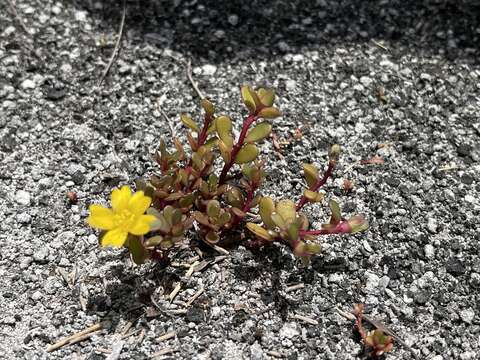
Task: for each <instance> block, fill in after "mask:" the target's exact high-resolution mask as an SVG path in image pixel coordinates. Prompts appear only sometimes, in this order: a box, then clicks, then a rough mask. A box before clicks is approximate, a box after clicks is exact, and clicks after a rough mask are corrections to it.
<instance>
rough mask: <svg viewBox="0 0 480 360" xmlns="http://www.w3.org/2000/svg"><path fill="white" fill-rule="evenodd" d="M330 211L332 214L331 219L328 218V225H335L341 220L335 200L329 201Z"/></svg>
mask: <svg viewBox="0 0 480 360" xmlns="http://www.w3.org/2000/svg"><path fill="white" fill-rule="evenodd" d="M328 206H329V207H330V210H331V212H332V217H331V218H330V224H332V225H336V224H338V223H339V222H340V220H341V219H342V212H341V210H340V206H339V205H338V203H337V202H336V201H335V200H330V202H329V203H328Z"/></svg>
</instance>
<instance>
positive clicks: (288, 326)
mask: <svg viewBox="0 0 480 360" xmlns="http://www.w3.org/2000/svg"><path fill="white" fill-rule="evenodd" d="M279 335H280V338H283V339H293V338H294V337H295V336H298V335H300V333H299V332H298V330H297V324H296V323H285V324H284V325H283V327H282V328H281V329H280V332H279Z"/></svg>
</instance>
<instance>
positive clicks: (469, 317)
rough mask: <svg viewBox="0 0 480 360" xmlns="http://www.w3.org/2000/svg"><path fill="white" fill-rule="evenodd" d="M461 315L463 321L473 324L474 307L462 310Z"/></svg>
mask: <svg viewBox="0 0 480 360" xmlns="http://www.w3.org/2000/svg"><path fill="white" fill-rule="evenodd" d="M460 317H461V318H462V321H463V322H465V323H467V324H471V323H472V322H473V319H474V318H475V311H473V310H472V309H464V310H462V311H460Z"/></svg>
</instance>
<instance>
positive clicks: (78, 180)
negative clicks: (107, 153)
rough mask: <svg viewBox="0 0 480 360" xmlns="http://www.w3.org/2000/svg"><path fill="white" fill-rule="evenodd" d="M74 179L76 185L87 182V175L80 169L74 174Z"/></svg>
mask: <svg viewBox="0 0 480 360" xmlns="http://www.w3.org/2000/svg"><path fill="white" fill-rule="evenodd" d="M72 181H73V182H74V183H75V184H76V185H81V184H83V183H84V182H85V175H83V174H82V172H81V171H80V170H78V171H76V172H75V173H74V174H73V175H72Z"/></svg>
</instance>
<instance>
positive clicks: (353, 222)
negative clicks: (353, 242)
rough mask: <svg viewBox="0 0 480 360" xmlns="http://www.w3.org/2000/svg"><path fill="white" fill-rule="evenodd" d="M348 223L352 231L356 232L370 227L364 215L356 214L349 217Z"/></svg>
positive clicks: (352, 232)
mask: <svg viewBox="0 0 480 360" xmlns="http://www.w3.org/2000/svg"><path fill="white" fill-rule="evenodd" d="M348 225H349V226H350V229H351V231H350V233H351V234H355V233H358V232H361V231H365V230H367V229H368V222H367V220H365V218H364V217H363V216H362V215H355V216H352V217H351V218H350V219H348Z"/></svg>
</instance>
